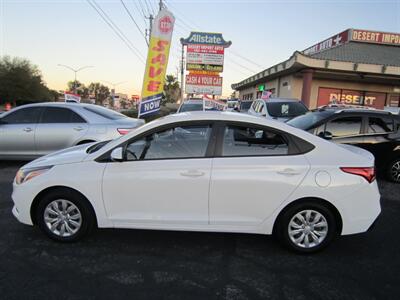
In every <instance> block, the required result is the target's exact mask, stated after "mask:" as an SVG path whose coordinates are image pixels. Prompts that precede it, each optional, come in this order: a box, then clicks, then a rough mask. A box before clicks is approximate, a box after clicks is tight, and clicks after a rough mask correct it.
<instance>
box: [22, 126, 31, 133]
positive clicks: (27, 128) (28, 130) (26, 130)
mask: <svg viewBox="0 0 400 300" xmlns="http://www.w3.org/2000/svg"><path fill="white" fill-rule="evenodd" d="M23 130H24V131H25V132H31V131H32V130H33V129H32V128H30V127H26V128H24V129H23Z"/></svg>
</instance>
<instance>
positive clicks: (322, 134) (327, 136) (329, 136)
mask: <svg viewBox="0 0 400 300" xmlns="http://www.w3.org/2000/svg"><path fill="white" fill-rule="evenodd" d="M318 136H319V137H322V138H323V139H325V140H331V139H332V138H333V135H332V133H331V132H329V131H325V132H320V133H319V134H318Z"/></svg>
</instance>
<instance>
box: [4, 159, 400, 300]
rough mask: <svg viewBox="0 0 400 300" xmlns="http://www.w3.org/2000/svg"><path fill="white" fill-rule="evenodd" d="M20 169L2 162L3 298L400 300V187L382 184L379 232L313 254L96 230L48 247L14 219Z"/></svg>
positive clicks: (212, 238)
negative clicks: (13, 197) (13, 194)
mask: <svg viewBox="0 0 400 300" xmlns="http://www.w3.org/2000/svg"><path fill="white" fill-rule="evenodd" d="M22 164H23V163H21V162H0V228H1V235H0V298H2V299H55V298H57V299H100V298H108V299H110V298H115V299H125V298H129V299H144V298H146V299H363V300H367V299H399V298H400V273H399V269H400V255H399V254H400V235H399V232H400V185H397V186H396V185H395V184H391V183H388V182H380V190H381V194H382V207H383V212H382V215H381V217H380V220H379V222H378V223H377V225H376V227H375V228H374V230H373V231H372V232H368V233H367V234H364V235H356V236H346V237H341V238H339V239H338V240H337V241H336V242H334V243H333V244H332V245H331V246H330V247H329V248H328V249H326V250H325V251H323V252H321V253H318V254H316V255H309V256H304V255H297V254H293V253H291V252H288V251H287V250H285V249H284V248H282V247H281V246H280V245H279V244H277V243H276V242H275V241H274V239H273V238H272V237H268V236H259V235H250V234H220V233H192V232H169V231H145V230H109V229H107V230H97V231H96V232H95V233H94V235H92V236H90V237H89V238H87V239H86V240H84V241H82V242H79V243H75V244H68V245H65V244H59V243H55V242H52V241H50V240H48V239H47V238H46V237H45V236H44V235H42V234H41V233H40V232H39V230H38V229H36V228H31V227H29V226H25V225H22V224H20V223H18V222H17V221H16V220H15V219H14V217H13V216H12V214H11V208H12V201H11V189H12V186H11V182H12V179H13V177H14V175H15V173H16V171H17V169H18V167H19V166H21V165H22Z"/></svg>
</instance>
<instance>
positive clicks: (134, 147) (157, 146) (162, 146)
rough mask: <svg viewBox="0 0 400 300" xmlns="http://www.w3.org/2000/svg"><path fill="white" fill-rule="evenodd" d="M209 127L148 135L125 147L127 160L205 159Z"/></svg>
mask: <svg viewBox="0 0 400 300" xmlns="http://www.w3.org/2000/svg"><path fill="white" fill-rule="evenodd" d="M210 134H211V125H198V126H180V127H175V128H171V129H167V130H164V131H160V132H157V133H153V134H151V135H148V136H146V137H144V138H142V139H140V140H137V141H135V142H133V143H131V144H129V145H128V147H127V149H126V150H127V151H126V152H127V159H128V160H138V159H140V160H142V159H144V160H146V159H174V158H195V157H205V155H206V151H207V146H208V141H209V139H210Z"/></svg>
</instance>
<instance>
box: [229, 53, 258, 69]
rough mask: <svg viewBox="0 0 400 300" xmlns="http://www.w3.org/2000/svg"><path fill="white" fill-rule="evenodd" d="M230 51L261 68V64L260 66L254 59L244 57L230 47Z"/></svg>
mask: <svg viewBox="0 0 400 300" xmlns="http://www.w3.org/2000/svg"><path fill="white" fill-rule="evenodd" d="M230 52H231V53H232V54H233V55H235V56H237V57H240V58H241V59H243V60H245V61H247V62H249V63H252V64H253V65H255V66H257V67H259V68H262V67H263V66H261V65H260V64H258V63H256V62H255V61H253V60H251V59H249V58H246V57H244V56H242V55H240V54H239V53H236V52H235V51H233V50H232V49H231V50H230Z"/></svg>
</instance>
